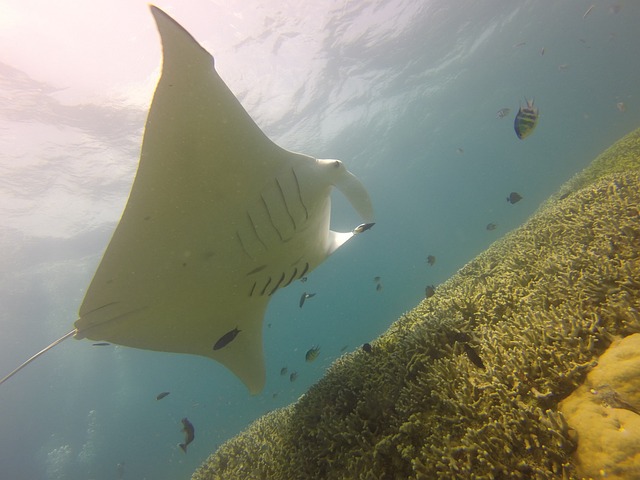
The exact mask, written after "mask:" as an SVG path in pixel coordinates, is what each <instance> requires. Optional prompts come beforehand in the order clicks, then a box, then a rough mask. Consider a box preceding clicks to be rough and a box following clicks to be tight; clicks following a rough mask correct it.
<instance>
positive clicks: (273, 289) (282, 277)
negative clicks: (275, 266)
mask: <svg viewBox="0 0 640 480" xmlns="http://www.w3.org/2000/svg"><path fill="white" fill-rule="evenodd" d="M282 280H284V272H282V275H280V280H278V283H276V286H275V287H273V288H272V289H271V291H270V292H269V296H271V295H273V294H274V293H275V292H276V290H277V289H278V287H279V286H280V284H281V283H282Z"/></svg>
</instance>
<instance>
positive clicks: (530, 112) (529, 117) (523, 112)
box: [513, 98, 540, 140]
mask: <svg viewBox="0 0 640 480" xmlns="http://www.w3.org/2000/svg"><path fill="white" fill-rule="evenodd" d="M525 101H526V102H527V105H526V106H524V107H523V106H520V110H518V114H517V115H516V119H515V120H514V121H513V128H514V130H515V131H516V135H517V136H518V138H519V139H520V140H524V139H525V138H527V137H528V136H529V135H531V134H532V133H533V131H534V130H535V128H536V125H538V115H539V114H540V112H539V111H538V109H537V107H535V106H534V105H533V99H531V100H527V99H526V98H525Z"/></svg>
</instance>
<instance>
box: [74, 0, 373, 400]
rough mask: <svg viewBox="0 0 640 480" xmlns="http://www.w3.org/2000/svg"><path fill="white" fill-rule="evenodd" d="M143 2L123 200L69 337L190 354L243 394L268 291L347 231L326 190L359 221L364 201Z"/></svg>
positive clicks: (300, 272) (368, 212) (344, 175)
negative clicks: (147, 72) (146, 17)
mask: <svg viewBox="0 0 640 480" xmlns="http://www.w3.org/2000/svg"><path fill="white" fill-rule="evenodd" d="M151 10H152V13H153V15H154V17H155V20H156V23H157V25H158V30H159V32H160V36H161V38H162V45H163V57H164V61H163V67H162V75H161V78H160V80H159V83H158V86H157V88H156V91H155V95H154V98H153V102H152V104H151V108H150V110H149V116H148V118H147V124H146V128H145V133H144V140H143V145H142V152H141V156H140V165H139V167H138V172H137V174H136V178H135V181H134V184H133V187H132V190H131V194H130V197H129V201H128V202H127V205H126V208H125V210H124V213H123V215H122V219H121V220H120V223H119V224H118V226H117V228H116V230H115V233H114V234H113V238H112V239H111V242H110V243H109V246H108V247H107V250H106V252H105V254H104V257H103V259H102V261H101V263H100V265H99V266H98V269H97V271H96V273H95V276H94V278H93V281H92V282H91V285H90V286H89V289H88V291H87V294H86V296H85V298H84V301H83V303H82V306H81V307H80V318H79V319H78V320H77V322H76V323H75V326H76V329H77V332H76V338H85V337H86V338H90V339H92V340H104V341H107V342H112V343H116V344H120V345H127V346H131V347H136V348H143V349H150V350H159V351H167V352H179V353H190V354H197V355H204V356H207V357H210V358H213V359H215V360H217V361H218V362H221V363H222V364H224V365H225V366H227V367H228V368H229V369H230V370H231V371H232V372H233V373H235V374H236V375H237V376H238V377H239V378H240V379H241V380H242V381H243V382H244V383H245V384H246V385H247V387H248V388H249V390H250V391H251V392H252V393H257V392H259V391H260V390H261V389H262V388H263V386H264V381H265V368H264V360H263V352H262V320H263V317H264V313H265V309H266V307H267V304H268V302H269V298H270V296H271V295H272V294H274V293H275V292H276V291H277V290H278V289H280V288H283V287H285V286H287V285H289V284H290V283H291V282H293V281H294V280H296V279H299V278H301V277H303V276H304V275H306V274H307V273H308V272H310V271H311V270H312V269H313V268H315V267H316V266H317V265H318V264H320V263H321V262H322V261H324V259H325V258H326V257H327V256H328V255H329V254H330V253H331V252H332V251H333V250H335V248H337V247H339V246H340V245H341V244H342V243H343V242H344V241H346V240H347V239H348V238H350V237H351V236H352V235H353V233H359V232H358V231H357V230H356V231H354V232H353V233H352V232H349V233H346V234H338V233H336V232H332V231H331V230H330V229H329V219H330V218H329V217H330V196H329V194H330V191H331V188H332V186H337V187H338V188H339V189H340V190H341V191H343V192H344V193H345V195H346V196H347V198H348V199H349V200H350V201H351V203H352V204H353V205H354V207H355V208H356V210H357V211H358V212H359V213H360V214H361V215H362V216H363V217H364V220H365V221H367V222H370V221H371V217H372V215H373V214H372V209H371V203H370V201H369V197H368V195H367V193H366V191H365V190H364V187H362V185H361V184H360V182H359V181H358V180H357V179H356V178H355V177H354V176H353V175H352V174H350V173H349V172H348V171H347V170H346V169H345V168H344V166H343V165H342V163H341V162H339V161H337V160H316V159H314V158H311V157H309V156H306V155H301V154H297V153H292V152H289V151H286V150H284V149H282V148H280V147H279V146H277V145H276V144H274V143H273V142H272V141H271V140H269V139H268V138H267V137H266V136H265V134H264V133H263V132H262V131H261V130H260V129H259V128H258V126H257V125H256V124H255V123H254V122H253V120H252V119H251V118H250V117H249V115H248V114H247V112H246V111H245V110H244V109H243V108H242V106H241V105H240V103H239V101H238V100H237V99H236V98H235V96H234V95H233V94H232V93H231V91H230V90H229V88H228V87H227V86H226V85H225V84H224V82H223V81H222V79H221V78H220V77H219V76H218V74H217V72H216V71H215V69H214V64H213V58H212V57H211V55H210V54H209V53H208V52H207V51H206V50H204V48H202V47H201V46H200V45H199V44H198V43H197V42H196V41H195V40H194V39H193V37H192V36H191V35H190V34H189V33H188V32H187V31H186V30H184V29H183V28H182V27H181V26H180V25H179V24H178V23H176V22H175V21H174V20H173V19H171V18H170V17H169V16H168V15H167V14H165V13H164V12H162V11H161V10H160V9H158V8H156V7H153V6H152V7H151Z"/></svg>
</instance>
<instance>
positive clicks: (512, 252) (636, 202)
mask: <svg viewBox="0 0 640 480" xmlns="http://www.w3.org/2000/svg"><path fill="white" fill-rule="evenodd" d="M639 145H640V130H638V131H636V132H633V133H632V134H630V135H628V136H626V137H625V138H623V139H622V140H621V141H620V142H618V143H617V144H616V145H614V146H613V147H612V148H611V149H609V150H607V151H606V152H605V153H603V154H602V155H601V156H600V157H598V159H596V161H594V164H593V165H592V166H591V167H589V168H588V169H586V170H585V172H583V174H581V175H580V176H578V177H576V178H575V179H573V180H572V181H571V182H569V183H570V185H569V186H568V187H567V186H565V187H563V190H561V191H566V192H571V194H570V195H565V196H563V198H561V199H560V198H559V197H557V198H555V199H554V200H553V201H550V202H548V203H547V205H546V208H544V209H542V210H540V211H539V212H538V213H537V214H535V215H534V216H533V217H532V218H531V219H530V220H529V221H528V222H527V223H526V224H525V225H523V226H522V227H521V228H519V229H517V230H515V231H513V232H512V233H510V234H508V235H507V236H505V237H504V238H503V239H501V240H499V241H498V242H496V243H495V244H493V245H492V246H491V247H490V248H489V249H488V250H486V251H485V252H484V253H482V254H481V255H479V256H478V257H477V258H476V259H474V260H473V261H472V262H470V263H469V264H467V265H466V266H465V267H464V268H462V269H461V270H460V271H459V272H458V273H457V274H456V275H454V276H453V277H452V278H451V279H450V280H448V281H447V282H446V283H444V284H443V285H441V286H440V287H438V289H437V290H436V294H435V295H434V296H432V297H430V298H428V299H425V300H424V301H422V302H421V303H420V304H419V305H418V306H417V307H416V308H414V309H413V310H412V311H410V312H408V313H407V314H406V315H404V316H403V317H401V318H400V319H398V320H397V321H396V322H395V323H394V324H393V325H392V326H391V327H390V328H389V330H388V331H387V332H386V333H385V334H383V335H382V336H381V337H380V338H378V339H377V340H376V341H374V342H372V346H373V350H372V352H371V353H366V352H364V351H361V350H359V351H356V352H353V353H350V354H347V355H344V356H342V357H341V358H339V359H338V360H336V361H335V362H334V364H333V365H332V366H331V367H330V369H329V371H328V372H327V374H326V375H325V376H324V378H322V379H321V380H320V381H319V382H318V383H317V384H316V385H314V386H313V387H312V388H311V389H310V390H309V391H308V392H307V394H305V395H304V396H303V397H302V398H301V399H300V400H299V401H298V402H297V403H295V404H293V405H291V406H289V407H288V408H286V409H282V410H278V411H276V412H272V413H271V414H269V415H267V416H265V417H263V418H261V419H259V420H258V421H256V422H255V423H254V424H253V425H252V426H251V427H250V428H249V429H247V430H246V431H245V432H243V433H241V434H240V435H239V436H237V437H235V438H233V439H231V440H229V441H228V442H226V443H225V444H224V445H223V446H221V447H220V448H219V449H218V451H217V452H215V453H214V454H213V455H211V457H210V458H209V459H208V460H207V461H206V462H205V464H204V465H203V466H202V467H201V468H200V469H199V470H198V471H196V472H195V473H194V475H193V477H192V479H193V480H212V479H223V478H224V479H298V478H314V479H343V478H353V479H356V478H357V479H416V480H418V479H421V480H422V479H425V480H426V479H433V478H446V479H484V478H487V479H489V478H523V479H524V478H527V479H530V478H537V479H551V478H578V473H577V471H576V468H575V464H574V457H573V453H574V451H575V450H576V447H577V443H576V440H575V437H574V436H572V435H571V429H570V425H568V424H567V422H566V421H565V418H564V416H563V415H562V414H561V413H560V412H559V411H558V404H559V402H560V401H561V400H563V399H564V398H566V397H568V396H569V395H571V393H572V392H574V391H575V390H576V389H577V388H578V387H579V386H580V385H581V384H582V383H583V382H584V380H585V377H586V375H587V373H588V372H589V371H590V370H591V369H592V368H593V367H594V366H595V364H596V359H597V357H598V355H600V354H601V353H602V352H603V351H604V350H605V349H606V348H607V347H608V346H609V345H610V344H611V342H612V341H614V339H615V338H616V337H625V336H627V335H630V334H633V333H637V332H640V313H639V312H640V280H638V279H640V221H639V219H640V211H639V206H640V172H638V169H639V168H640V147H639ZM616 159H620V163H618V162H616ZM578 441H579V440H578Z"/></svg>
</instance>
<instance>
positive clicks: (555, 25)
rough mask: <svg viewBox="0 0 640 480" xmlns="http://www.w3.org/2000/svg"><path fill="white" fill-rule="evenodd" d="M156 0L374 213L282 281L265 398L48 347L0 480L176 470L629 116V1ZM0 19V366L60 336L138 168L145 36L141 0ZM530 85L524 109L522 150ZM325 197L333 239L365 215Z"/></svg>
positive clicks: (100, 349) (217, 371) (17, 400)
mask: <svg viewBox="0 0 640 480" xmlns="http://www.w3.org/2000/svg"><path fill="white" fill-rule="evenodd" d="M157 5H158V7H160V8H162V9H163V10H165V11H166V12H167V13H168V14H169V15H171V16H172V17H173V18H174V19H175V20H176V21H178V22H179V23H180V24H181V25H182V26H183V27H185V28H186V29H187V30H188V31H189V32H190V33H191V34H192V35H193V36H194V37H195V39H196V40H198V41H199V42H200V43H201V44H202V45H203V46H204V47H205V48H206V49H207V50H208V51H210V52H211V53H212V54H213V56H214V57H215V59H216V69H217V70H218V72H219V73H220V75H221V77H222V78H223V80H224V81H225V82H226V83H227V85H228V86H229V87H230V89H231V90H232V91H233V92H234V94H235V95H236V96H237V97H238V99H239V100H240V101H241V102H242V104H243V105H244V107H245V108H246V109H247V111H248V112H249V114H250V115H251V116H252V117H253V118H254V120H255V121H256V122H257V123H258V125H259V126H260V127H261V128H262V129H263V130H264V131H265V132H266V133H267V134H268V135H269V136H270V138H271V139H273V140H274V141H275V142H276V143H278V144H279V145H281V146H282V147H284V148H287V149H289V150H294V151H299V152H304V153H306V154H309V155H312V156H314V157H318V158H339V159H341V160H343V161H344V163H345V165H346V166H347V168H348V169H349V170H350V171H351V172H353V173H354V174H355V175H356V176H357V177H358V178H359V179H360V180H361V181H362V183H363V184H364V185H365V186H366V188H367V190H368V191H369V194H370V195H371V199H372V201H373V204H374V208H375V210H376V222H377V223H376V225H375V226H374V227H373V229H372V230H371V231H369V232H366V234H363V235H359V236H357V237H356V238H354V239H353V240H351V241H350V242H348V243H347V244H346V245H345V246H343V247H342V248H340V249H339V250H338V251H337V252H336V253H335V254H333V255H332V256H331V257H330V258H329V259H328V260H327V261H326V262H325V263H323V264H322V265H320V266H319V267H318V268H317V269H316V270H315V271H313V272H312V273H311V274H310V275H309V277H308V280H307V281H306V282H304V283H302V282H296V283H293V284H292V285H290V286H289V287H287V288H285V289H283V290H282V291H279V292H278V293H277V294H276V295H274V298H273V300H272V301H271V303H270V304H269V307H268V310H267V314H266V316H265V320H264V345H265V361H266V366H267V383H266V387H265V389H264V391H263V392H262V393H261V394H259V395H256V396H251V395H249V393H248V391H247V389H246V387H245V386H244V385H243V384H242V383H241V382H240V381H239V380H238V379H237V378H236V377H235V376H234V375H232V374H231V373H230V372H229V371H228V370H227V369H225V368H224V367H223V366H222V365H220V364H218V363H216V362H214V361H212V360H209V359H206V358H199V357H195V356H189V355H178V354H171V353H158V352H151V351H143V350H135V349H131V348H126V347H121V346H115V345H105V346H94V345H93V343H95V342H91V341H88V340H82V341H77V340H73V339H71V340H66V341H65V342H62V343H61V344H60V345H58V346H56V347H55V348H54V349H52V350H51V351H50V352H48V353H47V354H46V355H44V356H42V357H41V358H39V359H38V360H36V362H34V363H33V364H31V365H29V366H28V367H26V368H25V369H24V370H22V371H21V372H20V373H19V374H17V375H16V376H15V377H13V378H11V379H10V380H8V381H7V382H6V383H4V384H2V385H1V386H0V478H2V479H7V480H33V479H49V480H62V479H65V480H66V479H73V480H75V479H78V480H89V479H93V480H113V479H118V478H120V479H136V480H139V479H149V480H150V479H154V480H165V479H166V480H169V479H172V480H175V479H180V478H183V479H186V478H189V477H190V475H191V473H192V472H193V471H194V470H195V469H196V468H197V467H198V466H199V465H200V463H202V462H203V461H204V460H205V458H206V457H207V456H208V455H209V454H210V453H211V452H213V451H214V450H215V449H216V448H217V447H218V446H219V445H220V444H222V443H223V442H224V441H225V440H227V439H229V438H230V437H231V436H233V435H235V434H236V433H238V432H239V431H240V430H242V429H243V428H245V427H246V426H247V425H248V424H249V423H250V422H252V421H253V420H255V419H256V418H258V417H259V416H260V415H262V414H264V413H266V412H268V411H270V410H272V409H274V408H278V407H281V406H284V405H287V404H289V403H291V402H293V401H295V400H296V399H297V398H299V397H300V396H301V395H302V394H303V393H304V392H305V391H306V390H307V389H308V388H309V386H310V385H312V384H313V383H314V382H316V381H317V380H318V379H319V378H320V377H321V376H322V374H323V372H324V371H325V370H326V368H327V367H328V366H329V365H330V364H331V362H332V361H333V360H334V359H335V358H337V357H339V356H340V355H341V354H342V353H343V352H345V351H351V350H354V349H356V348H360V346H361V345H362V344H363V343H365V342H368V341H370V340H372V339H373V338H375V337H376V336H378V335H379V334H381V333H382V332H384V331H385V330H386V329H387V328H388V327H389V325H390V324H391V323H392V322H393V321H394V320H395V319H396V318H397V317H398V316H399V315H401V314H402V313H403V312H405V311H407V310H409V309H411V308H412V307H414V306H415V305H416V304H417V303H418V302H419V301H420V300H421V299H422V298H424V295H425V287H426V286H427V285H434V286H436V287H437V285H438V284H440V283H442V282H443V281H445V280H446V279H447V278H449V277H450V276H451V275H452V274H453V273H455V272H456V271H457V270H458V269H459V268H460V267H462V266H463V265H464V264H465V263H467V262H468V261H470V260H471V259H472V258H474V257H475V256H476V255H477V254H478V253H480V252H481V251H483V250H484V249H486V248H487V246H488V245H490V244H491V243H492V242H493V241H495V240H496V239H498V238H500V237H501V236H502V235H504V234H505V233H506V232H508V231H509V230H511V229H513V228H515V227H517V226H518V225H520V224H521V223H523V222H524V221H525V219H527V218H528V217H529V216H530V215H531V214H532V213H533V212H534V211H535V210H536V209H537V207H538V206H539V205H540V203H541V202H543V201H544V200H545V199H546V198H547V197H548V196H549V195H551V194H553V193H554V192H555V191H556V190H557V189H558V188H559V186H560V185H561V184H562V183H564V182H565V181H566V180H568V179H569V178H570V177H571V176H572V175H573V174H575V173H577V172H578V171H580V170H581V169H583V168H584V167H586V166H587V165H588V164H589V162H590V161H591V160H592V159H593V158H595V157H596V156H597V155H598V154H599V153H600V152H601V151H602V150H604V149H605V148H607V147H608V146H609V145H610V144H611V143H613V142H614V141H615V140H616V139H618V138H619V137H621V136H623V135H624V134H626V133H628V132H629V131H631V130H633V129H635V128H637V127H638V126H640V91H639V85H640V62H639V61H638V48H639V47H640V30H639V29H638V25H640V2H638V1H637V0H562V1H559V0H558V1H556V0H520V1H510V2H507V1H504V0H484V1H476V0H404V1H403V0H387V1H383V0H371V1H346V0H342V1H338V0H334V1H325V2H310V1H309V2H299V1H292V0H287V1H281V0H269V1H267V0H262V1H260V0H231V1H223V0H211V1H205V0H192V1H189V2H184V1H169V0H167V1H159V2H158V4H157ZM592 6H593V8H591V7H592ZM0 9H1V10H2V17H1V18H0V106H1V108H0V132H1V134H0V152H1V153H0V222H1V223H0V377H2V376H4V375H5V374H7V373H9V372H10V371H11V370H12V369H13V368H15V367H16V366H17V365H19V364H20V363H21V362H23V361H24V360H26V359H27V358H28V357H30V356H31V355H33V354H34V353H35V352H37V351H39V350H40V349H42V348H43V347H44V346H46V345H48V344H49V343H51V342H52V341H53V340H55V339H56V338H59V337H61V336H62V335H64V334H65V333H67V332H69V331H70V330H72V328H73V322H74V321H75V320H76V319H77V313H78V307H79V306H80V304H81V303H82V299H83V296H84V293H85V291H86V289H87V287H88V285H89V283H90V281H91V279H92V276H93V273H94V272H95V269H96V267H97V265H98V263H99V262H100V259H101V256H102V253H103V252H104V249H105V248H106V246H107V244H108V242H109V239H110V237H111V234H112V233H113V230H114V228H115V226H116V224H117V222H118V220H119V218H120V215H121V213H122V211H123V208H124V206H125V203H126V201H127V197H128V194H129V190H130V188H131V185H132V182H133V179H134V176H135V172H136V168H137V164H138V156H139V151H140V144H141V141H142V134H143V128H144V122H145V118H146V113H147V109H148V107H149V103H150V101H151V97H152V94H153V90H154V88H155V83H156V82H157V79H158V75H159V72H160V65H161V49H160V39H159V36H158V34H157V31H156V27H155V24H154V21H153V18H152V16H151V14H150V13H149V9H148V6H147V3H146V1H143V0H140V1H138V0H133V1H132V0H114V1H109V2H94V1H91V2H76V1H73V0H61V1H58V2H45V1H42V0H27V1H24V0H0ZM525 99H528V100H531V99H534V102H535V106H536V107H537V108H539V118H538V124H537V127H536V128H535V130H534V131H533V133H531V134H530V135H529V136H528V137H527V138H525V139H523V140H521V139H519V138H518V137H517V136H516V133H515V131H514V118H515V116H516V113H517V112H518V108H519V107H520V106H525V105H526V100H525ZM504 108H508V109H510V111H509V113H508V114H506V115H505V116H504V118H499V116H498V111H499V110H501V109H504ZM511 192H517V193H518V194H519V195H520V196H522V199H521V200H520V201H518V202H517V203H510V202H508V201H507V197H509V195H510V193H511ZM333 199H334V203H333V217H332V222H333V227H334V229H337V230H342V231H348V230H351V229H352V228H353V227H354V226H355V225H357V224H358V223H359V219H358V218H357V215H355V213H354V212H353V211H352V209H351V207H350V206H349V205H348V203H347V202H346V201H345V200H344V199H343V198H342V197H341V196H340V194H339V192H337V193H335V194H334V197H333ZM490 224H494V225H495V228H493V229H492V228H487V227H488V226H489V225H490ZM430 255H432V256H433V257H435V262H432V263H433V265H430V264H429V262H427V257H428V256H430ZM376 277H379V279H377V280H374V279H376ZM304 292H308V293H314V294H315V295H314V296H313V297H309V298H307V299H306V301H305V303H304V306H303V307H302V308H300V307H299V300H300V297H301V295H302V294H303V293H304ZM314 346H318V347H319V352H317V353H318V356H317V358H315V360H313V361H310V362H309V361H306V359H305V355H306V353H307V352H308V351H309V350H310V349H311V348H312V347H314ZM313 355H315V352H314V353H313ZM313 355H310V356H311V357H313ZM285 367H286V373H284V374H281V370H284V368H285ZM293 372H296V373H297V378H294V379H293V381H292V380H291V378H290V374H291V373H293ZM161 392H170V393H169V395H167V396H166V397H164V398H162V399H161V400H156V396H157V395H158V394H159V393H161ZM184 417H188V419H189V420H190V421H191V423H192V424H193V425H194V427H195V440H194V441H193V443H191V444H190V445H189V448H188V451H187V452H186V453H185V452H183V451H182V450H181V449H180V447H179V446H178V444H179V443H180V442H183V441H184V433H183V432H182V431H181V429H182V423H181V419H182V418H184Z"/></svg>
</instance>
